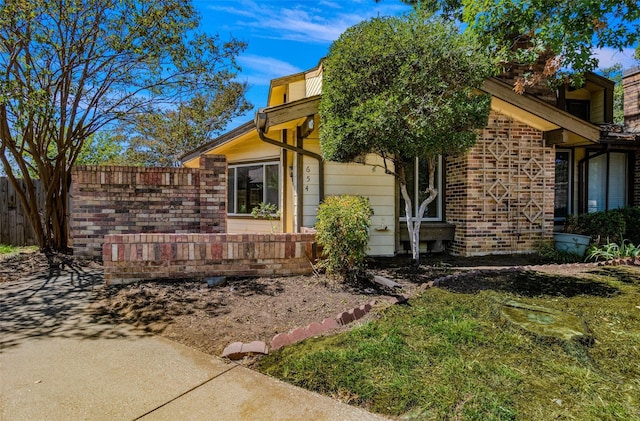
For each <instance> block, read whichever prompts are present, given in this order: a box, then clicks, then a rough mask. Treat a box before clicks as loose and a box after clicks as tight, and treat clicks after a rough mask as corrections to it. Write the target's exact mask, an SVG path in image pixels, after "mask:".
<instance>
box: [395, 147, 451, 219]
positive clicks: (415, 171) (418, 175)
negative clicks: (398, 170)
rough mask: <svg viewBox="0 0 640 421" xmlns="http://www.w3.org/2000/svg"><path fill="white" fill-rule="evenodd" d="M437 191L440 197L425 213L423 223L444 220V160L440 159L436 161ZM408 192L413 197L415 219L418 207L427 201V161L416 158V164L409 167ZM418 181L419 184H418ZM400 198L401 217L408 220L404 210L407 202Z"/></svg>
mask: <svg viewBox="0 0 640 421" xmlns="http://www.w3.org/2000/svg"><path fill="white" fill-rule="evenodd" d="M436 165H437V168H436V189H438V195H437V196H436V198H435V200H434V201H433V202H431V203H430V204H429V207H428V208H427V210H426V211H425V213H424V215H423V217H422V220H423V221H441V220H442V196H443V194H444V191H443V189H442V158H441V157H440V158H438V159H437V161H436ZM406 175H407V191H408V192H409V195H410V196H411V201H412V204H413V217H414V218H415V216H416V214H417V213H418V207H419V206H420V203H421V202H422V201H423V200H424V199H426V196H425V193H424V192H425V190H426V189H427V187H428V186H429V167H428V165H427V161H426V160H424V159H418V158H416V159H415V161H414V162H412V163H411V164H410V165H407V169H406ZM416 180H417V182H416ZM399 196H400V216H401V219H403V220H406V218H407V215H406V212H405V210H404V207H405V202H404V199H403V198H402V194H401V193H399Z"/></svg>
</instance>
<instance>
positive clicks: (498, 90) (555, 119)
mask: <svg viewBox="0 0 640 421" xmlns="http://www.w3.org/2000/svg"><path fill="white" fill-rule="evenodd" d="M482 90H483V91H485V92H487V93H489V94H491V95H493V96H495V97H496V98H498V99H501V100H503V101H505V102H507V103H509V104H511V105H513V106H515V107H518V108H520V109H522V110H524V111H526V112H528V113H531V114H533V115H535V116H537V117H539V118H542V119H543V120H546V121H548V122H550V123H553V124H555V125H556V126H558V127H560V128H563V129H565V130H568V131H570V132H572V133H575V134H577V135H578V136H581V137H583V138H585V139H587V140H590V141H592V142H595V143H597V142H599V140H600V127H598V126H596V125H595V124H593V123H590V122H587V121H584V120H582V119H580V118H578V117H576V116H574V115H573V114H570V113H568V112H567V111H564V110H562V109H560V108H557V107H555V106H553V105H552V104H549V103H547V102H545V101H543V100H541V99H539V98H536V97H534V96H533V95H531V94H527V93H526V92H525V93H524V94H517V93H515V92H514V91H513V86H511V85H510V84H508V83H506V82H504V81H502V80H500V79H498V78H496V77H491V78H488V79H486V80H485V81H484V83H483V84H482Z"/></svg>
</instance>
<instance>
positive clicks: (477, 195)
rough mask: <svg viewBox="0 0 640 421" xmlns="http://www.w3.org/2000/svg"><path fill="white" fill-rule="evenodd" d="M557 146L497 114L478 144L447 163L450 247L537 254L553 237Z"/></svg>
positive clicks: (457, 250)
mask: <svg viewBox="0 0 640 421" xmlns="http://www.w3.org/2000/svg"><path fill="white" fill-rule="evenodd" d="M554 153H555V151H554V149H553V148H552V147H545V146H544V141H543V138H542V132H540V131H538V130H536V129H533V128H531V127H529V126H526V125H524V124H522V123H519V122H517V121H513V120H511V119H509V118H508V117H507V116H505V115H501V114H499V113H496V112H492V113H491V115H490V116H489V123H488V125H487V127H486V128H485V129H484V130H483V132H482V136H481V137H480V138H479V139H478V143H477V144H476V145H475V146H474V147H473V148H472V149H471V150H470V151H469V152H468V153H467V154H466V155H464V156H461V157H457V158H449V159H447V163H446V171H447V180H446V193H447V200H446V215H447V222H449V223H451V224H454V225H456V231H455V240H454V241H453V243H452V244H451V247H450V249H449V250H450V251H451V252H452V253H453V254H457V255H462V256H476V255H486V254H508V253H532V252H534V251H535V244H536V243H537V242H539V241H546V240H550V239H551V238H552V232H553V203H554V177H555V164H554Z"/></svg>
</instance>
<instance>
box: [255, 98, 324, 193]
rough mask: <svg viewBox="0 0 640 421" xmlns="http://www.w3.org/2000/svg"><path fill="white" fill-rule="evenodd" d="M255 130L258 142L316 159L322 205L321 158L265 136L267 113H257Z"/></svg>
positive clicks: (322, 172)
mask: <svg viewBox="0 0 640 421" xmlns="http://www.w3.org/2000/svg"><path fill="white" fill-rule="evenodd" d="M255 122H256V128H257V129H258V136H259V137H260V140H262V141H263V142H265V143H268V144H270V145H274V146H278V147H280V148H282V149H286V150H288V151H292V152H296V153H299V154H301V155H305V156H308V157H310V158H313V159H316V160H317V161H318V203H322V202H323V201H324V161H323V159H322V156H320V155H319V154H317V153H315V152H311V151H308V150H306V149H303V148H299V147H297V146H293V145H289V144H286V143H284V142H280V141H278V140H275V139H271V138H268V137H266V136H265V134H264V130H265V128H266V126H267V113H263V112H260V111H258V112H257V113H256V119H255Z"/></svg>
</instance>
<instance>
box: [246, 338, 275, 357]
mask: <svg viewBox="0 0 640 421" xmlns="http://www.w3.org/2000/svg"><path fill="white" fill-rule="evenodd" d="M242 353H243V354H264V355H266V354H268V353H269V351H267V344H265V343H264V342H262V341H253V342H249V343H248V344H242Z"/></svg>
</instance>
